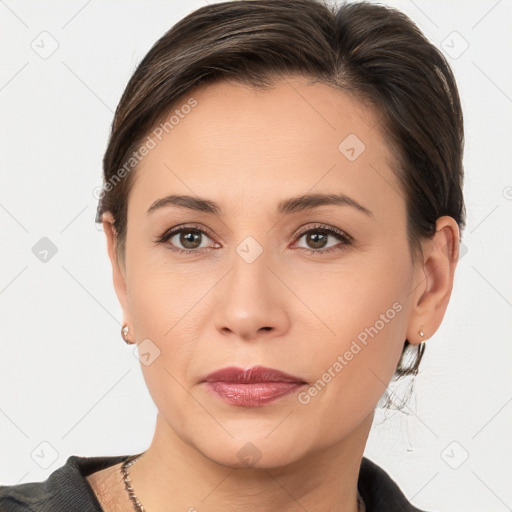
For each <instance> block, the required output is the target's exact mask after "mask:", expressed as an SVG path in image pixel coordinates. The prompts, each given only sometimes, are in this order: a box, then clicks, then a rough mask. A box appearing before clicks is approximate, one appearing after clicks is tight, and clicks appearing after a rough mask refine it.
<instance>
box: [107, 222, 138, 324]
mask: <svg viewBox="0 0 512 512" xmlns="http://www.w3.org/2000/svg"><path fill="white" fill-rule="evenodd" d="M101 222H102V224H103V231H104V232H105V235H106V237H107V249H108V256H109V258H110V263H111V264H112V278H113V282H114V289H115V292H116V295H117V299H118V300H119V303H120V304H121V308H122V310H123V318H124V322H123V323H125V324H128V325H130V327H131V324H130V322H131V316H130V308H129V307H128V296H127V293H126V269H125V267H124V265H123V264H121V263H120V262H119V261H118V258H117V254H116V245H117V232H116V230H115V228H114V217H113V216H112V213H111V212H105V213H103V216H102V218H101ZM132 329H133V328H132Z"/></svg>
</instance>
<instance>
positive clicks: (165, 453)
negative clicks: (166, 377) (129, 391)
mask: <svg viewBox="0 0 512 512" xmlns="http://www.w3.org/2000/svg"><path fill="white" fill-rule="evenodd" d="M372 421H373V413H372V414H370V415H369V416H368V417H366V418H365V419H364V420H363V421H362V422H361V424H360V425H359V426H358V427H357V428H356V429H355V430H354V431H353V432H352V433H351V434H350V435H349V436H348V437H346V438H344V439H342V440H341V441H339V442H338V443H336V444H334V445H331V446H328V447H325V448H323V449H321V450H320V451H316V452H315V453H313V454H310V455H307V456H305V457H302V458H300V459H299V460H296V461H294V462H291V463H288V464H286V465H278V466H276V467H266V466H265V465H261V466H260V465H259V466H258V467H234V466H229V465H223V464H219V463H218V462H215V461H214V460H212V459H210V458H207V457H206V456H205V455H204V454H203V453H201V452H200V451H199V450H198V449H197V448H196V447H195V446H193V445H192V444H188V443H186V442H184V441H183V440H182V439H181V438H180V437H178V436H177V435H176V433H175V432H174V431H173V430H172V429H170V428H169V426H168V425H167V423H166V422H165V420H164V419H163V418H162V417H161V415H160V414H159V415H158V417H157V424H156V429H155V434H154V437H153V440H152V442H151V445H150V447H149V448H148V449H147V450H146V452H145V454H144V456H143V457H141V458H140V459H139V460H138V461H137V462H136V463H135V464H134V465H133V466H132V467H131V468H130V476H131V481H132V486H133V489H134V491H135V494H136V495H137V497H138V499H139V501H140V502H141V503H142V504H143V505H144V508H145V509H146V511H148V512H158V511H160V510H168V509H169V505H170V504H172V509H173V510H184V511H190V512H195V511H200V512H213V511H217V510H223V511H224V512H235V511H237V512H241V511H242V512H243V511H254V510H258V511H259V512H270V511H275V510H280V511H281V512H291V511H296V510H311V511H313V510H314V511H319V512H320V511H322V512H324V511H325V512H327V511H343V512H357V510H358V506H357V481H358V476H359V467H360V464H361V459H362V456H363V451H364V447H365V444H366V440H367V438H368V434H369V431H370V427H371V424H372Z"/></svg>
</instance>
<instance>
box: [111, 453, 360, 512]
mask: <svg viewBox="0 0 512 512" xmlns="http://www.w3.org/2000/svg"><path fill="white" fill-rule="evenodd" d="M143 455H144V452H143V453H139V454H137V455H132V456H131V457H128V458H127V459H126V460H125V461H124V462H123V463H122V465H121V474H122V475H123V481H124V488H125V489H126V492H127V493H128V496H129V498H130V501H131V502H132V503H133V508H134V509H135V510H136V511H137V512H146V509H145V508H144V506H143V505H142V503H141V502H140V501H139V499H138V498H137V496H136V494H135V491H134V490H133V487H132V483H131V480H130V469H129V468H130V466H132V465H133V464H134V463H135V462H136V461H137V460H139V459H140V458H141V457H142V456H143ZM357 512H366V505H365V504H364V501H363V498H362V497H361V495H360V494H359V489H358V491H357Z"/></svg>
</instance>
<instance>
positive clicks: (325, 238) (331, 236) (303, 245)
mask: <svg viewBox="0 0 512 512" xmlns="http://www.w3.org/2000/svg"><path fill="white" fill-rule="evenodd" d="M296 238H297V240H298V241H297V242H296V246H297V247H298V248H299V249H303V250H305V251H307V252H308V253H310V254H325V253H328V252H331V251H337V250H341V249H343V248H344V247H346V246H348V245H351V244H352V241H353V239H352V237H351V236H350V235H347V234H346V233H344V232H343V231H340V230H338V229H337V228H334V227H324V226H316V227H313V228H310V229H308V230H303V231H302V232H301V233H299V234H298V235H296Z"/></svg>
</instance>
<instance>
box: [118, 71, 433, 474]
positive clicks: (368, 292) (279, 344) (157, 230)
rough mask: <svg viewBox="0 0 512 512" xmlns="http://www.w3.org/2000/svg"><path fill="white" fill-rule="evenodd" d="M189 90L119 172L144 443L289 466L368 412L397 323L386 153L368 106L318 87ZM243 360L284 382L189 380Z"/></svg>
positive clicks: (400, 335)
mask: <svg viewBox="0 0 512 512" xmlns="http://www.w3.org/2000/svg"><path fill="white" fill-rule="evenodd" d="M192 96H193V98H194V99H195V100H196V102H197V104H196V105H195V106H194V108H191V109H184V110H182V111H181V112H183V111H185V110H186V111H187V112H188V111H189V110H190V112H189V113H188V114H186V115H182V116H179V122H174V123H173V128H172V129H171V130H168V132H169V133H165V131H164V132H163V134H162V133H160V132H158V133H159V137H160V138H161V140H159V138H158V137H156V136H155V135H153V139H154V141H155V142H156V147H154V148H152V149H151V150H150V151H149V152H148V154H147V155H146V156H145V157H144V158H143V160H142V162H141V163H140V165H139V167H138V169H137V170H136V171H135V173H136V174H135V176H134V178H135V180H134V184H133V188H132V189H131V192H130V195H129V202H128V224H127V225H128V229H127V238H126V255H125V267H123V268H122V276H123V277H122V279H123V283H124V285H123V286H124V288H123V286H120V285H119V284H118V286H117V288H116V291H117V293H118V296H119V297H120V300H121V303H122V305H123V310H124V315H125V322H126V323H128V324H129V325H130V332H131V337H132V338H134V339H135V341H136V342H137V343H141V345H140V346H139V351H140V352H142V353H144V354H146V355H145V356H143V357H142V360H143V362H144V363H148V364H142V370H143V373H144V377H145V380H146V383H147V385H148V388H149V391H150V393H151V395H152V397H153V400H154V402H155V404H156V406H157V408H158V410H159V420H160V427H159V428H160V432H159V433H158V432H157V435H160V436H162V437H166V436H167V438H168V439H172V438H174V439H180V440H181V441H183V442H184V443H186V444H187V445H188V446H191V447H193V448H195V450H197V451H198V452H199V453H201V454H203V455H205V456H206V457H208V458H209V459H211V460H214V461H217V462H219V463H222V464H227V465H233V466H240V465H241V453H242V455H243V453H244V452H243V450H242V452H241V453H240V450H241V448H243V447H245V448H244V449H245V450H246V451H247V450H249V451H251V450H252V451H253V452H254V453H251V454H250V455H256V456H257V457H259V456H261V457H262V458H261V462H262V463H264V465H266V466H267V467H272V466H278V465H284V464H287V463H292V462H294V461H298V460H299V459H302V458H304V457H306V456H308V455H312V454H314V453H316V452H318V451H320V450H322V449H325V448H327V447H330V446H332V445H334V444H336V443H342V442H343V440H346V439H347V438H348V437H349V436H350V435H351V434H352V433H353V432H354V431H355V429H357V427H358V425H360V424H361V423H362V422H363V420H365V419H366V418H368V417H370V416H371V415H372V413H373V410H374V408H375V406H376V404H377V402H378V400H379V398H380V397H381V396H382V394H383V392H384V391H385V388H386V385H387V383H388V382H389V380H390V379H391V377H392V375H393V372H394V370H395V367H396V365H397V363H398V360H399V357H400V354H401V351H402V347H403V343H404V340H405V338H406V336H407V333H408V329H410V328H411V327H410V326H411V324H412V317H411V311H412V301H413V300H414V299H415V297H416V295H415V294H414V293H413V294H411V292H412V291H413V290H414V289H415V287H417V284H418V282H420V281H419V279H420V275H421V276H423V274H422V272H421V269H420V268H418V267H416V266H415V265H414V264H413V262H412V260H411V254H410V250H409V246H408V243H407V232H406V208H405V201H404V197H403V195H402V192H401V191H400V186H399V184H398V182H397V179H396V178H395V175H394V173H393V170H392V166H393V162H394V160H393V155H392V153H391V151H390V149H389V147H388V145H387V143H386V142H385V140H384V138H383V136H382V134H381V132H380V128H379V125H378V123H377V118H376V116H375V115H374V114H373V112H372V111H371V110H370V109H368V108H366V107H365V106H363V105H362V104H361V103H358V102H357V101H355V100H354V99H353V98H351V97H350V96H348V95H346V94H345V93H343V92H341V91H339V90H337V89H333V88H330V87H329V86H327V85H323V84H318V83H317V84H314V85H308V84H307V83H306V82H305V81H303V80H300V79H292V80H290V82H289V83H287V82H286V81H281V82H278V83H276V84H275V86H274V87H273V88H272V89H268V90H265V91H261V90H260V91H256V90H253V89H250V88H247V87H244V86H241V85H237V84H230V83H227V82H222V83H216V84H213V85H209V86H202V87H201V88H199V89H197V90H196V91H194V93H193V95H192ZM188 99H189V98H185V99H184V100H183V104H185V103H186V102H187V100H188ZM175 108H179V105H177V106H176V107H175ZM174 121H176V120H174ZM310 195H312V196H313V198H310V200H309V201H306V200H305V199H304V198H302V200H300V199H299V198H301V197H302V196H310ZM168 196H189V197H190V198H192V199H188V200H184V199H181V200H178V201H171V200H167V201H160V200H161V199H163V198H166V197H168ZM335 197H336V198H337V199H336V200H334V198H335ZM194 201H195V202H194ZM201 201H206V203H204V202H201ZM213 204H214V206H212V205H213ZM198 206H199V208H198V209H197V207H198ZM148 210H149V212H148ZM256 366H262V367H267V368H272V369H275V370H279V371H281V372H285V373H287V374H290V375H292V376H294V377H296V378H297V381H298V382H299V383H295V384H292V385H290V384H283V383H282V382H281V383H280V384H279V383H278V384H276V383H274V384H268V383H267V384H266V385H265V384H264V385H260V386H259V388H258V389H256V388H257V385H254V384H252V385H249V384H245V385H244V384H238V385H233V383H231V384H226V383H224V384H222V383H220V384H218V383H217V384H212V383H207V382H205V378H206V377H207V376H208V375H209V374H211V373H212V372H215V371H217V370H220V369H223V368H226V367H237V368H239V369H242V370H244V369H247V368H252V367H256ZM220 380H222V379H220ZM271 380H279V379H271ZM244 386H251V388H249V387H244ZM241 387H244V389H243V391H242V390H241ZM248 389H251V391H247V390H248ZM281 392H282V393H283V394H282V395H281V396H279V394H280V393H281ZM247 443H251V445H248V444H247ZM248 447H249V448H248ZM257 454H259V455H257Z"/></svg>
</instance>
